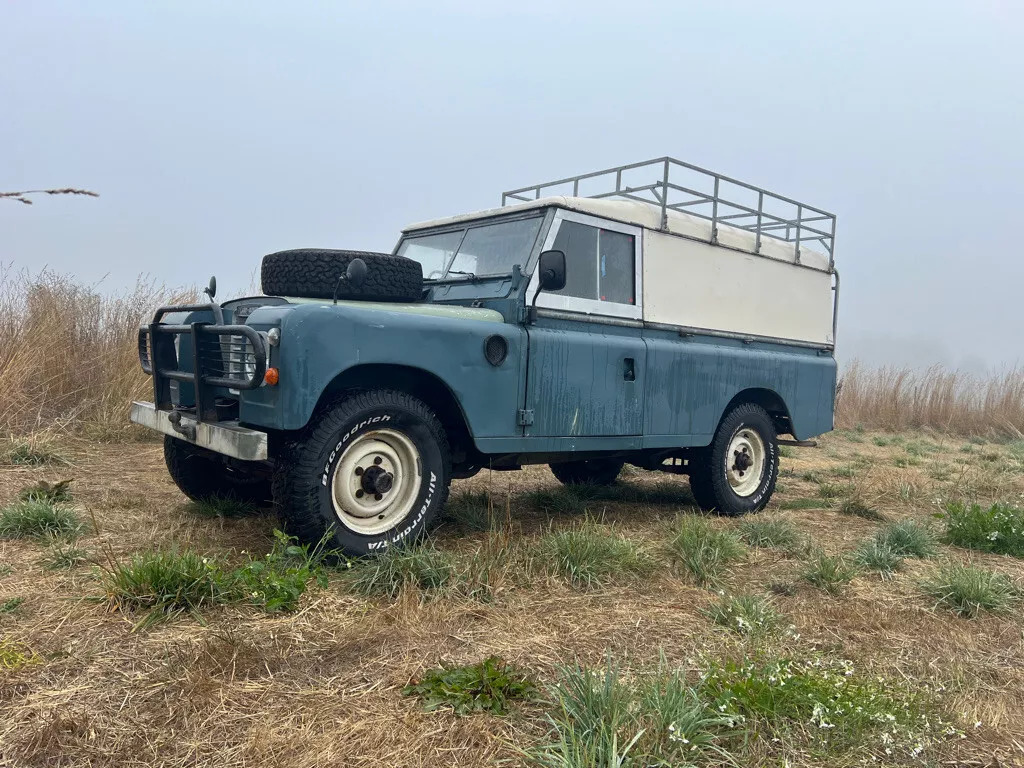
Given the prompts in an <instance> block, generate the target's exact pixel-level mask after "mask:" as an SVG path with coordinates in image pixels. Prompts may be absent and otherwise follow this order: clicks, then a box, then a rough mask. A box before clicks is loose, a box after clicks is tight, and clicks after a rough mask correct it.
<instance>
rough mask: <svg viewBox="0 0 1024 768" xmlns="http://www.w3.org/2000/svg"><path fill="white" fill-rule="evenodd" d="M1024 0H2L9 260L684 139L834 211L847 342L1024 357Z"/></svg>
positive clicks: (281, 217)
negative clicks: (31, 193) (23, 198)
mask: <svg viewBox="0 0 1024 768" xmlns="http://www.w3.org/2000/svg"><path fill="white" fill-rule="evenodd" d="M1022 40H1024V5H1022V4H1021V3H1019V2H1014V1H1013V0H1003V1H1002V2H1000V1H999V0H973V1H967V0H965V1H964V2H886V3H876V2H863V1H861V0H858V1H857V2H821V0H816V1H815V2H813V3H812V2H784V1H782V0H779V1H778V2H770V3H767V2H763V1H762V2H749V3H748V2H721V1H719V0H715V1H709V2H683V1H682V0H673V1H672V2H664V3H645V2H628V3H626V2H616V3H605V2H595V1H594V0H590V1H589V2H579V3H577V2H554V0H551V1H550V2H546V3H542V2H507V1H506V2H500V3H491V2H486V1H485V0H432V1H431V2H429V3H418V2H386V1H381V2H373V3H361V2H359V3H342V2H338V3H308V2H303V3H281V2H244V3H243V2H236V3H195V2H175V3H153V2H147V3H139V2H129V1H128V0H124V2H99V1H98V0H97V1H96V2H90V3H85V2H64V3H59V2H44V1H39V0H37V1H36V2H32V3H15V2H11V0H8V1H7V2H2V3H0V50H2V51H3V64H2V65H0V191H9V190H17V189H22V188H38V187H44V186H68V185H72V186H82V187H88V188H90V189H94V190H96V191H98V192H100V193H101V195H102V197H100V198H99V199H95V200H94V199H86V198H44V199H38V200H37V202H36V204H35V205H33V206H25V205H20V204H17V203H13V202H7V201H0V265H3V264H7V265H11V264H13V265H14V266H15V267H16V268H21V267H24V268H28V269H30V270H33V271H34V270H38V269H39V268H41V267H43V266H48V267H50V268H52V269H54V270H57V271H62V272H70V273H73V274H75V275H77V276H79V277H80V278H82V279H83V280H86V281H89V282H96V281H100V282H99V285H100V286H101V288H103V289H107V290H111V291H113V290H118V289H121V288H123V287H125V286H128V285H131V284H133V283H134V282H135V280H136V278H137V276H138V275H139V274H140V273H146V274H148V275H150V276H151V277H152V278H155V279H157V280H159V281H162V282H165V283H167V284H168V285H181V284H185V283H205V281H206V279H207V277H208V276H209V275H210V274H211V273H214V272H215V273H216V274H217V276H218V279H219V281H220V283H221V285H222V286H229V287H231V288H233V289H236V290H240V289H242V288H244V287H246V286H248V285H249V284H250V280H251V279H252V276H253V273H254V270H256V269H258V265H259V259H260V257H261V256H262V254H264V253H268V252H270V251H274V250H278V249H282V248H292V247H301V246H324V247H336V248H357V249H367V250H384V251H389V250H390V249H391V248H392V247H393V245H394V243H395V240H396V238H397V235H398V232H399V230H400V228H401V227H402V226H403V225H404V224H407V223H409V222H412V221H418V220H422V219H428V218H434V217H438V216H443V215H447V214H454V213H459V212H464V211H468V210H475V209H480V208H488V207H492V206H494V205H497V204H498V203H499V202H500V193H501V192H502V191H503V190H505V189H510V188H513V187H518V186H524V185H527V184H532V183H537V182H541V181H546V180H549V179H552V178H557V177H562V176H566V175H570V174H575V173H583V172H586V171H589V170H596V169H599V168H604V167H607V166H612V165H619V164H622V163H627V162H633V161H637V160H642V159H648V158H652V157H658V156H662V155H666V154H668V155H672V156H674V157H677V158H679V159H681V160H685V161H688V162H691V163H695V164H697V165H701V166H704V167H707V168H711V169H714V170H717V171H720V172H722V173H724V174H727V175H730V176H734V177H738V178H741V179H743V180H745V181H749V182H751V183H753V184H757V185H761V186H765V187H767V188H769V189H771V190H773V191H777V192H779V193H781V194H784V195H787V196H791V197H795V198H797V199H800V200H805V201H807V202H808V203H810V204H812V205H817V206H820V207H823V208H825V209H827V210H830V211H833V212H835V213H837V214H838V216H839V223H838V233H837V243H836V259H837V265H838V267H839V269H840V271H841V273H842V280H843V282H842V306H841V313H840V330H839V339H838V342H839V351H838V355H839V356H840V358H843V359H849V358H850V357H852V356H858V357H860V358H862V359H864V360H866V361H867V362H869V363H887V362H899V361H904V362H907V363H908V364H911V365H922V364H928V363H931V362H944V363H947V364H952V365H966V366H968V367H972V368H980V367H983V366H999V365H1000V364H1005V363H1011V362H1014V361H1016V360H1018V359H1024V352H1022V345H1021V338H1022V336H1021V321H1020V317H1021V302H1020V300H1019V295H1020V290H1021V282H1022V277H1024V252H1022V251H1024V249H1022V246H1021V242H1022V234H1021V232H1020V225H1021V223H1022V216H1021V212H1022V209H1024V193H1022V191H1021V179H1022V175H1024V174H1022V171H1024V147H1022V144H1024V87H1022V81H1024V50H1022V49H1024V46H1022V45H1021V41H1022Z"/></svg>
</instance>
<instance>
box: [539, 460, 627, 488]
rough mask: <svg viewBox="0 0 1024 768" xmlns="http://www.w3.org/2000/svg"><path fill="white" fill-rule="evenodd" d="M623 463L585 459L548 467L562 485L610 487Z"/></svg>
mask: <svg viewBox="0 0 1024 768" xmlns="http://www.w3.org/2000/svg"><path fill="white" fill-rule="evenodd" d="M625 463H626V462H625V461H623V460H621V459H587V460H585V461H562V462H558V463H557V464H549V465H548V466H549V467H551V474H553V475H554V476H555V477H556V478H558V481H559V482H560V483H562V485H612V484H613V483H614V482H615V480H616V478H618V476H619V472H621V471H622V467H623V465H625Z"/></svg>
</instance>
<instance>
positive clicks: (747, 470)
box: [690, 403, 779, 516]
mask: <svg viewBox="0 0 1024 768" xmlns="http://www.w3.org/2000/svg"><path fill="white" fill-rule="evenodd" d="M778 476H779V444H778V438H777V436H776V434H775V425H774V424H773V423H772V419H771V417H770V416H769V415H768V413H767V412H766V411H765V410H764V409H763V408H761V407H760V406H759V405H754V404H753V403H744V404H742V405H738V406H736V407H735V408H733V409H732V410H731V411H729V412H728V413H727V414H726V415H725V416H724V417H722V422H721V423H720V424H719V425H718V429H717V430H716V432H715V437H714V439H713V440H712V441H711V445H709V446H708V447H707V448H704V449H701V450H700V451H699V452H698V453H697V455H696V456H695V458H694V460H693V462H692V468H691V472H690V489H691V491H692V492H693V497H694V499H695V500H696V501H697V505H698V506H699V507H700V508H701V509H704V510H709V511H710V510H716V511H718V512H721V513H722V514H723V515H730V516H734V515H743V514H746V513H748V512H756V511H758V510H760V509H763V508H764V507H765V505H767V504H768V502H769V501H770V500H771V497H772V493H774V491H775V482H776V480H777V479H778Z"/></svg>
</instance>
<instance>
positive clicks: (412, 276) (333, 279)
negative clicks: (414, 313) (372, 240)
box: [260, 248, 423, 301]
mask: <svg viewBox="0 0 1024 768" xmlns="http://www.w3.org/2000/svg"><path fill="white" fill-rule="evenodd" d="M356 257H358V258H360V259H362V260H363V261H365V262H366V267H367V270H366V280H365V282H364V283H363V284H362V285H361V286H359V287H358V288H355V287H353V286H351V285H348V283H347V281H346V280H344V279H342V280H341V282H340V284H339V282H338V278H339V276H341V275H344V274H345V270H346V269H348V264H349V262H350V261H352V259H354V258H356ZM260 282H261V284H262V286H263V292H264V293H265V294H267V295H268V296H298V297H301V298H307V299H330V298H332V297H334V295H335V293H334V292H335V289H337V292H338V293H337V296H338V298H339V299H366V300H372V301H418V300H419V299H420V298H422V296H423V267H422V266H421V265H420V263H419V262H418V261H415V260H413V259H407V258H405V257H404V256H392V255H391V254H388V253H368V252H364V251H335V250H329V249H325V248H298V249H295V250H291V251H278V252H277V253H271V254H269V255H267V256H264V257H263V267H262V269H261V270H260Z"/></svg>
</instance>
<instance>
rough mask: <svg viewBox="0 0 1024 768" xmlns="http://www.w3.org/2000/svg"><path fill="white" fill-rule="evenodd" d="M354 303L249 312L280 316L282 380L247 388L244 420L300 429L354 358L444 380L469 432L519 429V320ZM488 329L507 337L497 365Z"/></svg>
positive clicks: (276, 357)
mask: <svg viewBox="0 0 1024 768" xmlns="http://www.w3.org/2000/svg"><path fill="white" fill-rule="evenodd" d="M353 304H354V305H343V304H341V303H339V304H338V305H337V306H335V305H333V304H330V303H328V304H320V303H310V304H301V305H295V306H292V307H289V308H279V307H267V308H262V309H258V310H256V311H255V312H254V313H253V314H252V316H251V317H250V324H252V325H253V326H255V327H257V328H260V329H262V328H264V327H269V326H272V325H276V324H280V328H281V344H280V346H279V347H276V348H275V349H274V352H273V354H272V358H271V364H272V365H274V366H275V367H277V368H278V370H279V371H280V384H279V385H278V386H276V387H263V388H261V389H258V390H255V391H253V392H249V393H246V395H245V397H243V399H242V404H241V411H240V417H241V421H242V422H244V423H251V424H259V425H262V426H265V427H268V428H273V429H282V430H295V429H301V428H302V427H304V426H305V425H306V424H307V423H308V421H309V419H310V416H311V415H312V413H313V410H314V408H315V407H316V405H317V403H318V401H319V399H320V396H321V394H322V393H323V392H324V390H325V389H326V388H327V387H328V385H329V384H330V383H331V382H332V381H333V380H334V379H335V377H337V376H339V375H340V374H342V373H343V372H345V371H347V370H349V369H352V368H355V367H356V366H361V365H379V364H389V365H402V366H406V367H408V368H410V369H417V370H420V371H423V372H425V373H428V374H430V375H432V376H435V377H436V378H437V379H439V380H440V381H441V382H443V383H444V384H445V385H446V386H447V387H448V388H449V390H450V391H451V393H452V394H453V395H454V396H455V398H456V400H457V401H458V403H459V404H460V406H461V408H462V411H463V414H464V416H465V418H466V421H467V424H468V426H469V429H470V432H471V434H472V435H473V436H474V437H476V436H479V437H495V436H515V435H517V434H519V433H520V428H519V427H518V425H517V423H516V414H517V410H518V408H519V402H520V393H521V392H522V390H523V385H524V382H523V380H522V379H521V375H522V373H523V372H522V371H521V361H522V359H523V356H522V354H521V352H522V347H523V345H524V344H525V341H526V332H525V331H524V330H523V328H522V327H520V326H518V325H510V324H505V323H502V324H499V323H497V322H495V321H494V320H493V319H491V317H490V316H487V317H486V319H469V318H459V319H456V318H452V317H444V316H441V317H438V316H434V315H419V314H409V313H407V312H402V311H395V310H389V309H386V308H384V307H379V308H374V309H364V308H363V307H362V306H359V304H358V303H353ZM483 311H484V312H487V310H483ZM494 314H497V313H494ZM492 334H500V335H501V336H503V337H504V338H505V340H506V341H507V342H508V355H507V357H506V359H505V361H504V362H503V363H502V364H501V365H500V366H497V367H495V366H493V365H491V364H490V363H488V362H487V360H486V359H485V358H484V341H485V340H486V339H487V337H488V336H490V335H492Z"/></svg>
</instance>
